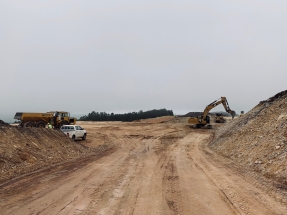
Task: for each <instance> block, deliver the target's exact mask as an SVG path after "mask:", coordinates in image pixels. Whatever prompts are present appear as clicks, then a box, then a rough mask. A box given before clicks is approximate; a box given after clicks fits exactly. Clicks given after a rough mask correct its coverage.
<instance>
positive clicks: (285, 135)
mask: <svg viewBox="0 0 287 215" xmlns="http://www.w3.org/2000/svg"><path fill="white" fill-rule="evenodd" d="M210 147H211V149H213V150H214V151H216V152H217V153H219V154H221V155H223V156H225V157H228V158H230V159H232V160H233V161H234V162H235V163H237V164H238V165H240V166H241V167H242V168H244V169H247V170H248V171H251V172H257V173H259V174H260V175H263V176H264V177H265V178H267V179H269V180H271V181H272V182H273V183H274V182H275V183H278V184H277V187H281V188H284V187H285V188H287V178H286V176H287V163H286V157H287V91H283V92H281V93H278V94H276V95H275V96H273V97H271V98H269V99H267V100H266V101H261V102H260V103H259V104H258V105H257V106H256V107H254V108H253V109H252V110H251V111H249V112H248V113H246V114H245V115H244V116H242V117H239V118H237V119H235V120H233V121H232V122H231V123H229V124H227V125H226V126H224V127H221V128H220V129H219V130H218V132H217V135H216V138H215V140H214V141H213V142H212V143H211V144H210ZM286 198H287V197H286ZM286 201H287V199H286Z"/></svg>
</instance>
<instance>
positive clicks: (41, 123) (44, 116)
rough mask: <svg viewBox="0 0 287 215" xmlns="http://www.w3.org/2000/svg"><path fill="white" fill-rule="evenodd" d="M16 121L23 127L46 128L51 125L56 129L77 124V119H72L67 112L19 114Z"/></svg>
mask: <svg viewBox="0 0 287 215" xmlns="http://www.w3.org/2000/svg"><path fill="white" fill-rule="evenodd" d="M14 119H17V120H20V124H19V126H21V127H30V128H32V127H37V128H45V127H46V125H48V123H50V124H51V125H52V126H53V127H54V128H60V127H61V126H63V125H70V124H76V118H74V117H70V113H69V112H66V111H49V112H46V113H28V112H26V113H25V112H17V113H16V114H15V116H14Z"/></svg>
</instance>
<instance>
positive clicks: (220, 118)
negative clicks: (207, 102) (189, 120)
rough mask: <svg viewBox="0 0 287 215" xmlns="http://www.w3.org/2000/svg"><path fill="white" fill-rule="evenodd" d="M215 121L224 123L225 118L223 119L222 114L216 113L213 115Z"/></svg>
mask: <svg viewBox="0 0 287 215" xmlns="http://www.w3.org/2000/svg"><path fill="white" fill-rule="evenodd" d="M215 122H216V123H225V122H226V119H224V117H223V115H222V114H216V116H215Z"/></svg>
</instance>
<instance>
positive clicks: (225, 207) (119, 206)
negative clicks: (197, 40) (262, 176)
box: [0, 123, 287, 215]
mask: <svg viewBox="0 0 287 215" xmlns="http://www.w3.org/2000/svg"><path fill="white" fill-rule="evenodd" d="M82 127H84V128H85V129H86V130H87V131H88V138H87V141H82V143H83V144H85V145H87V146H90V147H102V146H104V145H106V144H112V145H113V147H112V148H109V149H108V150H104V148H103V151H102V153H99V154H97V155H93V156H90V157H86V158H82V159H80V160H77V161H76V162H75V161H74V162H69V163H66V164H62V165H59V166H56V167H54V168H51V169H46V170H43V171H42V172H37V173H35V174H30V175H27V176H25V177H22V178H19V179H17V180H14V181H12V182H10V183H8V184H5V185H2V186H0V197H1V198H0V208H1V212H0V213H1V214H100V215H104V214H105V215H110V214H163V215H168V214H208V215H209V214H220V215H223V214H286V213H287V210H286V208H285V207H284V206H282V205H281V204H280V202H276V201H275V200H273V198H271V197H269V196H268V195H267V194H266V193H265V192H263V191H261V190H259V189H258V188H256V187H255V186H254V184H253V183H251V182H249V181H248V178H246V177H243V176H242V173H240V172H239V171H236V169H235V168H233V166H232V164H231V163H230V162H229V161H228V160H225V159H224V158H221V157H219V156H217V155H216V154H214V153H212V152H211V151H210V150H209V149H208V147H207V145H208V143H209V142H210V141H211V139H212V138H213V134H212V132H211V131H209V130H194V129H190V128H188V127H186V126H184V125H182V124H180V123H178V124H176V123H174V124H172V123H158V124H144V123H87V124H83V125H82Z"/></svg>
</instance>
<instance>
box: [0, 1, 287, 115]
mask: <svg viewBox="0 0 287 215" xmlns="http://www.w3.org/2000/svg"><path fill="white" fill-rule="evenodd" d="M40 2H41V3H40ZM286 20H287V2H286V1H283V0H281V1H279V0H277V1H276V0H274V1H267V0H266V1H264V0H241V1H227V0H218V1H205V0H200V1H199V0H197V1H192V0H189V1H187V0H186V1H185V0H178V1H167V0H165V1H156V0H153V1H147V0H146V1H131V0H130V1H87V0H81V1H72V0H69V1H64V0H62V1H55V0H50V1H29V0H25V1H22V0H21V1H20V0H9V1H8V0H2V1H1V7H0V75H1V76H0V92H1V94H0V99H1V101H0V102H1V103H0V104H1V107H0V108H1V109H0V119H4V120H10V119H12V118H13V117H14V114H15V112H17V111H28V112H32V111H35V112H46V111H49V110H56V109H57V110H67V111H70V112H71V113H72V114H87V113H89V112H91V111H93V110H95V111H106V112H115V113H118V112H128V111H139V110H150V109H154V108H156V109H158V108H167V109H172V110H174V112H175V113H177V114H182V113H186V112H189V111H202V110H203V109H204V107H205V106H206V105H207V104H209V103H211V102H212V101H214V100H215V99H217V98H219V97H220V96H226V97H227V99H228V101H229V103H230V106H231V108H232V109H234V110H236V111H237V112H239V111H240V110H245V111H248V110H250V109H251V108H252V107H253V106H255V105H256V104H257V103H258V102H259V101H260V100H263V99H267V98H268V97H270V96H273V95H274V94H276V93H277V92H279V91H282V90H286V80H287V72H286V67H287V61H286V59H287V52H286V50H287V42H286V41H287V40H286V38H287V28H286V23H285V22H286ZM216 110H223V107H222V106H220V107H218V108H216Z"/></svg>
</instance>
